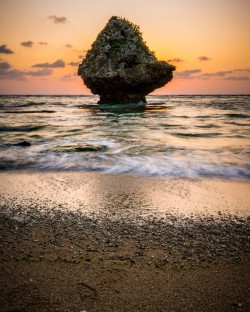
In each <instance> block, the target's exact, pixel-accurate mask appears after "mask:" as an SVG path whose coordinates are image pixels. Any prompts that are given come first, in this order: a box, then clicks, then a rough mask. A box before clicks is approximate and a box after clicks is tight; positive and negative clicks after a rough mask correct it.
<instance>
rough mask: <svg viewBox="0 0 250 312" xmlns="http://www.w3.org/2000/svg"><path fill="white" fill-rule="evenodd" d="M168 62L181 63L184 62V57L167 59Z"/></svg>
mask: <svg viewBox="0 0 250 312" xmlns="http://www.w3.org/2000/svg"><path fill="white" fill-rule="evenodd" d="M167 62H173V63H180V62H183V59H181V58H179V57H176V58H173V59H170V60H167Z"/></svg>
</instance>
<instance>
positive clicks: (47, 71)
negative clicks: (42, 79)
mask: <svg viewBox="0 0 250 312" xmlns="http://www.w3.org/2000/svg"><path fill="white" fill-rule="evenodd" d="M52 73H53V70H52V69H49V68H43V69H39V70H36V71H28V72H25V75H30V76H36V77H37V76H49V75H51V74H52Z"/></svg>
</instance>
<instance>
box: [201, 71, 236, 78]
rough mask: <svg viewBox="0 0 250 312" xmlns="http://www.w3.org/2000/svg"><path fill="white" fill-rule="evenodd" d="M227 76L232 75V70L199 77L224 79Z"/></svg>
mask: <svg viewBox="0 0 250 312" xmlns="http://www.w3.org/2000/svg"><path fill="white" fill-rule="evenodd" d="M227 74H232V70H227V71H218V72H215V73H204V74H202V75H201V77H224V76H225V75H227Z"/></svg>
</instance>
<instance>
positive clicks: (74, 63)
mask: <svg viewBox="0 0 250 312" xmlns="http://www.w3.org/2000/svg"><path fill="white" fill-rule="evenodd" d="M67 65H70V66H78V65H79V62H70V63H68V64H67Z"/></svg>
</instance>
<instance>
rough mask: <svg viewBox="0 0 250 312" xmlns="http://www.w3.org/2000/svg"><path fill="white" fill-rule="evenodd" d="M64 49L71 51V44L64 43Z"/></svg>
mask: <svg viewBox="0 0 250 312" xmlns="http://www.w3.org/2000/svg"><path fill="white" fill-rule="evenodd" d="M65 48H68V49H72V48H73V46H72V45H71V44H69V43H66V44H65Z"/></svg>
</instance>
